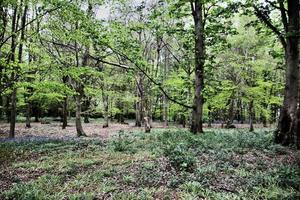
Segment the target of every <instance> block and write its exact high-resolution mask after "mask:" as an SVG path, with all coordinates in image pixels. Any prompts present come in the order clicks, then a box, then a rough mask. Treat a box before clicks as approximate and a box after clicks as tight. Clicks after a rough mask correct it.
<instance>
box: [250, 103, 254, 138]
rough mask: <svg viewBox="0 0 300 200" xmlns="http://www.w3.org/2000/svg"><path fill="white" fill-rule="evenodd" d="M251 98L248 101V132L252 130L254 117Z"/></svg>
mask: <svg viewBox="0 0 300 200" xmlns="http://www.w3.org/2000/svg"><path fill="white" fill-rule="evenodd" d="M253 109H254V108H253V100H251V101H250V103H249V125H250V132H253V131H254V127H253V119H254V110H253Z"/></svg>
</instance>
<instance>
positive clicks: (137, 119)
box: [135, 83, 142, 127]
mask: <svg viewBox="0 0 300 200" xmlns="http://www.w3.org/2000/svg"><path fill="white" fill-rule="evenodd" d="M137 84H139V83H137ZM138 87H139V86H137V89H136V97H137V100H136V103H135V126H137V127H141V126H142V120H141V113H140V110H141V109H140V107H141V100H140V91H139V88H138Z"/></svg>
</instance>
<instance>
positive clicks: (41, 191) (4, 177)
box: [0, 129, 300, 200]
mask: <svg viewBox="0 0 300 200" xmlns="http://www.w3.org/2000/svg"><path fill="white" fill-rule="evenodd" d="M0 155H1V157H0V158H1V163H2V165H1V170H0V172H1V176H0V183H1V184H4V185H7V187H4V189H3V188H2V189H1V190H0V199H20V200H29V199H295V200H296V199H300V170H299V167H300V154H299V151H297V150H295V149H293V148H289V147H282V146H280V145H277V144H274V143H273V134H272V130H267V129H261V130H257V131H256V132H254V133H250V132H248V131H246V130H215V129H209V130H206V131H205V133H204V134H198V135H193V134H191V133H190V132H188V131H185V130H180V129H172V130H153V131H152V132H151V133H150V134H145V133H140V132H136V133H124V132H120V133H119V134H117V135H116V136H115V137H113V138H112V139H110V140H109V141H108V142H102V141H99V140H98V141H96V140H80V141H76V142H75V141H73V142H72V141H70V142H66V141H64V142H63V141H48V142H29V143H26V142H24V143H1V144H0ZM4 163H5V166H4Z"/></svg>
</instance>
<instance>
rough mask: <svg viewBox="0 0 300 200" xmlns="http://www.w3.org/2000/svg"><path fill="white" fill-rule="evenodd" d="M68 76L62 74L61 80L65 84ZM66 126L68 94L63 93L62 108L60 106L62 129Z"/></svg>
mask: <svg viewBox="0 0 300 200" xmlns="http://www.w3.org/2000/svg"><path fill="white" fill-rule="evenodd" d="M68 80H69V78H68V76H63V78H62V81H63V83H64V84H65V85H66V84H67V83H68ZM67 126H68V96H67V94H65V97H64V102H63V108H62V129H66V128H67Z"/></svg>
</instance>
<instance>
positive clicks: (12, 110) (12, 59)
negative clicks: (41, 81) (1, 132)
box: [8, 5, 18, 138]
mask: <svg viewBox="0 0 300 200" xmlns="http://www.w3.org/2000/svg"><path fill="white" fill-rule="evenodd" d="M17 12H18V6H17V5H16V6H15V8H14V12H13V18H12V33H15V31H16V29H17V27H18V22H17V21H18V20H17ZM16 40H17V36H16V35H15V34H14V36H13V37H12V38H11V50H10V58H9V61H8V62H15V52H16V46H17V44H16ZM14 70H16V69H13V72H12V74H11V81H12V82H13V81H14V79H15V71H14ZM12 87H13V91H12V93H11V96H10V102H11V104H10V129H9V137H10V138H14V137H15V127H16V107H17V103H16V97H17V89H16V88H15V84H13V85H12Z"/></svg>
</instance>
